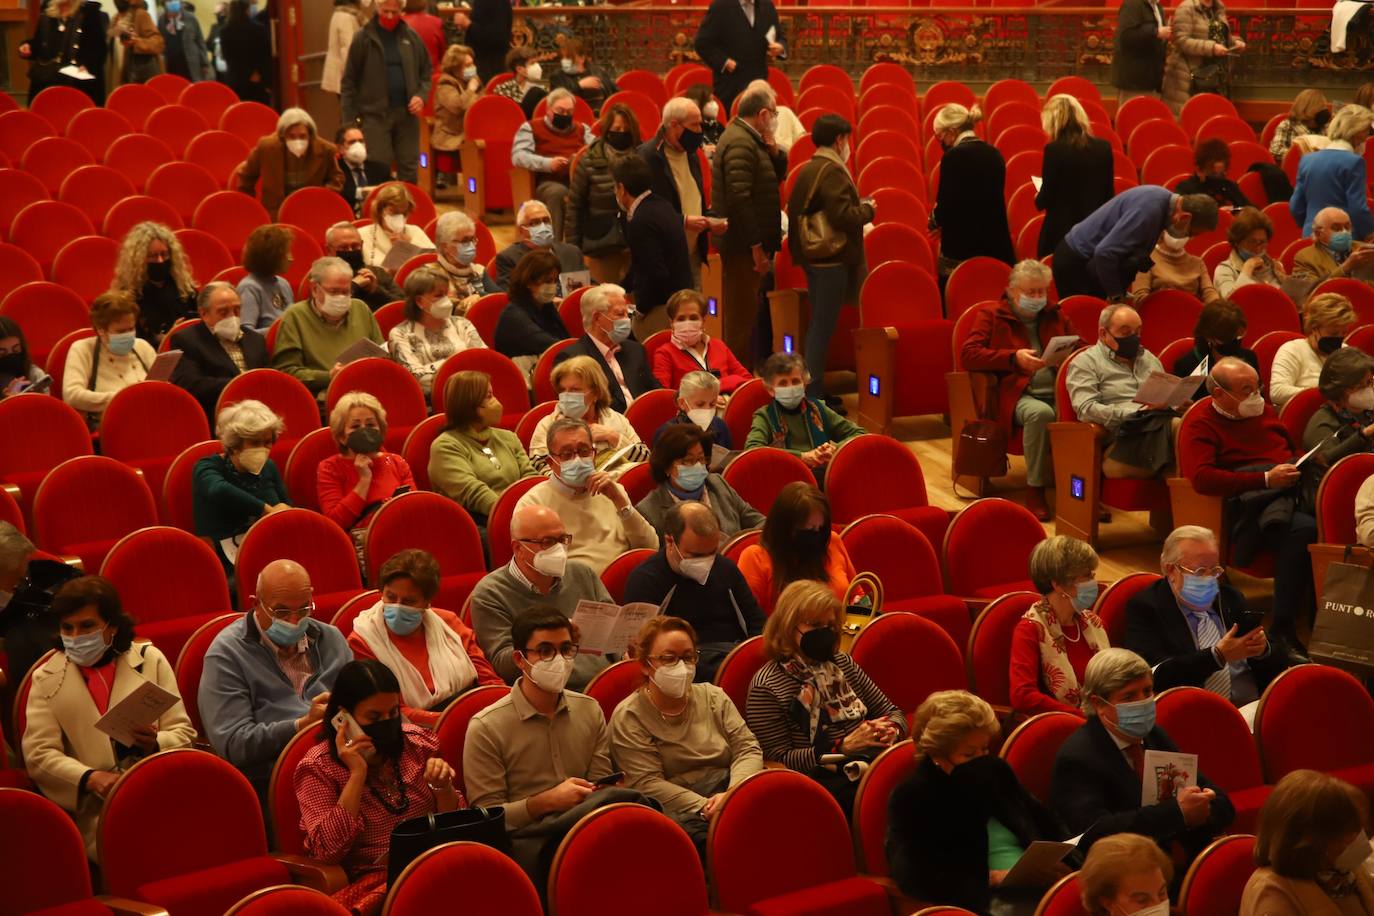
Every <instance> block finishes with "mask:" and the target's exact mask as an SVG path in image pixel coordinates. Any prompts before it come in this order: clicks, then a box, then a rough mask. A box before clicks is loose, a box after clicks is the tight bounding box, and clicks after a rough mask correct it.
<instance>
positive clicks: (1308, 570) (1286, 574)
mask: <svg viewBox="0 0 1374 916" xmlns="http://www.w3.org/2000/svg"><path fill="white" fill-rule="evenodd" d="M1316 540H1317V520H1316V519H1315V518H1313V517H1312V516H1311V515H1310V514H1308V513H1307V512H1303V511H1297V512H1294V513H1293V520H1292V521H1291V522H1290V523H1289V525H1288V532H1287V534H1285V535H1283V538H1282V539H1281V540H1280V541H1279V542H1278V543H1277V545H1276V546H1275V554H1276V556H1275V558H1274V628H1275V629H1276V630H1277V631H1278V632H1279V633H1280V634H1281V635H1284V636H1292V635H1293V634H1294V631H1295V630H1296V627H1297V622H1298V621H1299V620H1302V619H1303V618H1304V617H1307V616H1308V615H1309V614H1311V613H1312V612H1313V610H1314V609H1315V598H1314V596H1313V590H1312V560H1311V557H1310V556H1309V554H1308V550H1307V548H1308V546H1309V545H1311V544H1314V543H1316Z"/></svg>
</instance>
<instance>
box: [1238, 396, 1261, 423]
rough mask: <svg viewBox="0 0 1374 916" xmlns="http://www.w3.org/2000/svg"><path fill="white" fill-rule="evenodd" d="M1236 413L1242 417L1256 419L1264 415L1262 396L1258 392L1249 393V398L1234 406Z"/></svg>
mask: <svg viewBox="0 0 1374 916" xmlns="http://www.w3.org/2000/svg"><path fill="white" fill-rule="evenodd" d="M1236 413H1237V414H1239V415H1240V416H1242V417H1258V416H1259V415H1260V414H1262V413H1264V396H1263V395H1262V394H1260V393H1259V392H1258V391H1252V392H1250V396H1249V397H1248V398H1246V399H1245V400H1243V401H1241V402H1240V404H1238V405H1236Z"/></svg>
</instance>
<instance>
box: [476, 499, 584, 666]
mask: <svg viewBox="0 0 1374 916" xmlns="http://www.w3.org/2000/svg"><path fill="white" fill-rule="evenodd" d="M573 543H574V541H573V536H572V535H570V534H568V533H567V532H566V531H565V530H564V528H563V522H562V520H561V519H559V517H558V513H557V512H555V511H553V510H552V509H550V508H547V507H545V506H528V507H523V506H522V507H517V508H516V510H515V514H514V515H513V516H512V517H511V523H510V546H511V560H510V562H509V563H507V564H506V565H505V566H502V567H501V568H500V569H495V570H492V571H491V572H489V573H487V575H485V576H483V577H482V581H480V582H478V583H477V587H476V588H474V589H473V590H472V600H471V603H470V607H471V610H472V628H473V630H474V631H475V632H476V633H477V644H478V645H480V646H481V647H482V652H483V653H484V654H485V655H486V657H487V660H488V661H490V662H491V666H492V667H493V668H495V669H496V673H497V674H499V675H501V677H502V678H503V679H505V681H506V683H508V684H514V683H515V681H516V679H517V678H518V677H519V676H520V675H521V673H522V671H523V669H522V668H521V667H520V665H519V664H518V662H517V658H516V655H517V653H518V652H519V651H520V648H521V647H520V646H519V645H518V644H516V643H514V642H512V641H511V626H512V624H514V622H515V620H516V619H517V618H518V617H519V616H520V615H521V614H522V613H524V612H525V611H527V610H530V609H531V608H534V607H550V608H554V609H555V610H557V611H559V612H560V613H562V614H565V615H567V616H568V617H572V615H573V613H574V612H575V611H576V609H577V605H578V602H581V601H610V600H611V595H610V592H608V591H606V586H605V585H603V584H602V583H601V577H600V575H598V573H597V572H596V570H594V569H592V568H591V567H590V566H588V565H587V564H586V563H581V562H578V561H577V560H572V559H569V558H568V548H569V547H570V546H571V545H572V544H573ZM605 667H606V659H604V658H602V657H600V656H596V655H578V656H577V657H576V658H575V659H574V661H573V665H572V672H571V673H570V674H569V676H568V686H569V687H571V688H573V689H574V690H581V689H582V688H583V687H585V686H587V682H588V681H590V680H591V679H592V678H593V677H595V676H596V673H597V672H598V671H600V670H601V669H602V668H605Z"/></svg>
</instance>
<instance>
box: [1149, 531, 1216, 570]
mask: <svg viewBox="0 0 1374 916" xmlns="http://www.w3.org/2000/svg"><path fill="white" fill-rule="evenodd" d="M1184 541H1202V542H1204V543H1208V544H1213V545H1215V544H1216V543H1217V536H1216V535H1215V534H1214V533H1213V532H1212V529H1211V528H1204V527H1203V526H1201V525H1179V526H1178V527H1177V528H1175V529H1174V530H1173V531H1170V532H1169V536H1168V537H1166V538H1165V539H1164V549H1163V550H1162V551H1161V552H1160V554H1159V571H1160V572H1161V573H1163V574H1164V575H1166V576H1167V575H1168V574H1169V567H1170V566H1177V565H1178V560H1179V557H1181V556H1182V555H1183V542H1184Z"/></svg>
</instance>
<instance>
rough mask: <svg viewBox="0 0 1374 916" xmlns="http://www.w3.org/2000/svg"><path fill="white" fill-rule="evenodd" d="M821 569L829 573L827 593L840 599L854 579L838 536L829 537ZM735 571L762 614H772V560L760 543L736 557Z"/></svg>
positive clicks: (849, 560)
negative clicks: (737, 571)
mask: <svg viewBox="0 0 1374 916" xmlns="http://www.w3.org/2000/svg"><path fill="white" fill-rule="evenodd" d="M825 568H826V571H827V572H829V574H830V578H829V584H830V590H831V591H833V592H834V593H835V597H836V598H838V599H839V600H841V601H843V600H844V593H845V592H847V591H848V590H849V583H850V581H851V580H853V578H854V574H855V573H854V561H853V560H851V559H849V551H847V550H845V549H844V542H843V541H841V540H840V536H839V535H838V534H834V533H832V534H831V535H830V549H829V550H828V551H827V552H826V555H825ZM739 571H740V572H742V573H744V581H746V582H748V583H749V590H750V591H752V592H753V593H754V598H755V600H757V601H758V603H759V607H760V608H762V609H763V613H764V614H772V613H773V604H774V602H775V600H776V598H777V595H776V594H775V593H774V591H773V558H772V557H770V556H769V555H768V551H767V550H765V549H764V548H763V545H762V544H754V545H752V546H750V547H746V548H744V553H742V554H740V558H739Z"/></svg>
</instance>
